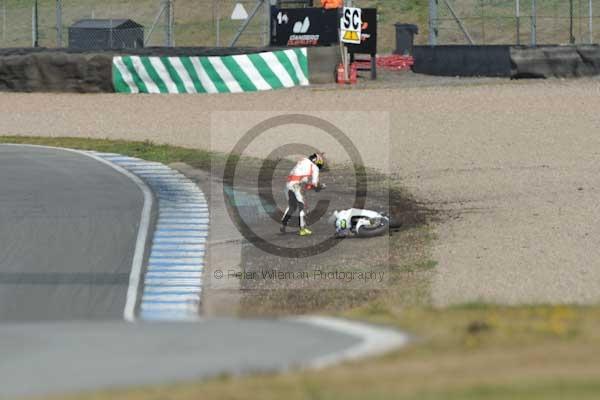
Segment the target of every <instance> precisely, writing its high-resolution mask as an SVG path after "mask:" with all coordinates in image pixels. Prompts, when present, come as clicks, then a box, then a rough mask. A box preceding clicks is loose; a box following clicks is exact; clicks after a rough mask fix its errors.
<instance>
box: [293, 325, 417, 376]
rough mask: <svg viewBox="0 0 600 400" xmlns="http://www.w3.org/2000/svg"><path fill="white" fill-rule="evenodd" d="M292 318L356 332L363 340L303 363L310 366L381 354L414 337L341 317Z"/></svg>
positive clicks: (346, 331)
mask: <svg viewBox="0 0 600 400" xmlns="http://www.w3.org/2000/svg"><path fill="white" fill-rule="evenodd" d="M288 320H290V321H296V322H300V323H305V324H310V325H313V326H317V327H319V328H325V329H329V330H332V331H335V332H339V333H341V334H345V335H350V336H354V337H356V338H358V339H359V340H360V341H359V343H358V344H356V345H354V346H351V347H349V348H347V349H345V350H342V351H339V352H336V353H332V354H325V355H322V356H319V357H317V358H314V359H313V360H311V361H309V362H307V363H306V364H304V365H303V366H304V367H307V368H324V367H328V366H331V365H334V364H338V363H340V362H343V361H350V360H356V359H359V358H363V357H371V356H376V355H381V354H383V353H386V352H388V351H391V350H394V349H397V348H400V347H403V346H405V345H406V344H407V343H408V342H409V340H410V339H409V336H408V335H407V334H405V333H403V332H399V331H396V330H393V329H390V328H384V327H378V326H374V325H368V324H365V323H362V322H355V321H349V320H344V319H338V318H329V317H320V316H306V317H294V318H289V319H288Z"/></svg>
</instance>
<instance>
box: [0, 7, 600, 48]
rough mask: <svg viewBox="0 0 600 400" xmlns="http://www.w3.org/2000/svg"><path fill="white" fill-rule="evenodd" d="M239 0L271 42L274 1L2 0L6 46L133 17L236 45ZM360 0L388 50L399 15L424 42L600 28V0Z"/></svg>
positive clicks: (257, 38) (508, 39)
mask: <svg viewBox="0 0 600 400" xmlns="http://www.w3.org/2000/svg"><path fill="white" fill-rule="evenodd" d="M314 2H315V5H319V3H320V1H319V0H314ZM36 3H37V12H36V7H35V6H34V5H35V4H36ZM238 3H239V4H241V5H242V6H243V7H244V9H245V10H246V12H247V14H249V15H252V14H254V17H253V18H251V19H250V20H249V23H248V26H247V27H246V29H245V30H244V32H243V34H241V35H240V37H239V40H238V41H237V42H236V45H237V46H252V47H254V46H261V45H265V44H267V43H268V39H269V37H268V36H269V32H268V29H269V28H268V26H269V25H268V16H269V11H268V7H269V6H268V4H269V3H270V0H241V1H237V0H129V1H123V0H103V1H99V0H60V1H57V0H37V1H35V0H0V47H30V46H33V45H38V46H42V47H59V46H63V47H66V46H67V45H68V43H69V33H68V32H69V29H68V28H69V27H70V26H72V25H73V24H74V23H75V22H76V21H79V20H82V19H131V20H133V21H135V22H137V23H138V24H140V25H142V26H143V27H144V41H143V42H144V45H145V46H165V45H175V46H210V47H213V46H229V45H230V44H231V43H232V41H233V40H234V38H236V37H237V36H238V32H239V30H240V27H241V26H242V25H244V22H245V21H243V20H232V19H231V14H232V12H233V10H234V8H235V6H236V4H238ZM353 3H354V4H355V5H356V6H359V7H377V8H378V14H379V15H378V20H379V22H378V26H379V28H378V36H379V50H380V52H387V51H390V50H392V49H393V48H394V47H395V46H394V43H395V34H394V23H396V22H405V23H416V24H418V25H419V27H420V34H419V35H418V36H417V37H416V41H417V43H421V44H424V43H428V42H431V40H432V34H431V33H432V32H433V33H436V35H434V37H433V40H434V41H435V43H437V44H467V43H475V44H532V43H533V42H535V43H536V44H565V43H595V42H597V40H598V39H599V35H600V20H599V18H600V0H354V1H353ZM534 5H535V7H534ZM432 10H433V12H432ZM596 14H598V16H596ZM35 21H37V23H36V22H35ZM594 26H598V28H597V29H594ZM36 27H37V29H36ZM98 40H100V39H98Z"/></svg>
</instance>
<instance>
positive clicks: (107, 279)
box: [0, 145, 143, 321]
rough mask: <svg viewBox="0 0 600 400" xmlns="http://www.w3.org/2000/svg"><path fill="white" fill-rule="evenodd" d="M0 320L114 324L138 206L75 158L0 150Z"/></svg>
mask: <svg viewBox="0 0 600 400" xmlns="http://www.w3.org/2000/svg"><path fill="white" fill-rule="evenodd" d="M0 187H1V188H2V189H1V190H0V321H41V320H53V321H56V320H81V319H85V320H92V319H118V318H121V317H122V315H123V309H124V306H125V297H126V291H127V285H128V283H129V272H130V270H131V264H132V258H133V253H134V248H135V240H136V235H137V231H138V224H139V221H140V214H141V210H142V206H143V196H142V193H141V191H140V190H139V188H138V187H137V186H136V185H135V184H134V183H133V182H132V181H131V180H130V179H129V178H127V177H126V176H125V175H123V174H121V173H119V172H118V171H116V170H114V169H112V168H110V167H109V166H107V165H103V164H102V163H100V162H98V161H96V160H94V159H92V158H90V157H87V156H85V155H82V154H78V153H74V152H69V151H65V150H58V149H49V148H41V147H26V146H6V145H0Z"/></svg>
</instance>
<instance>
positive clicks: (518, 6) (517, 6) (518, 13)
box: [515, 0, 521, 46]
mask: <svg viewBox="0 0 600 400" xmlns="http://www.w3.org/2000/svg"><path fill="white" fill-rule="evenodd" d="M515 18H516V23H517V46H519V45H521V3H520V1H519V0H515Z"/></svg>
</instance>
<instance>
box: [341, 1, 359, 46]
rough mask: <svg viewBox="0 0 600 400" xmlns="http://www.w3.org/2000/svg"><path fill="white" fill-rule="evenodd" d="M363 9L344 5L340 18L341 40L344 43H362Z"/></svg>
mask: <svg viewBox="0 0 600 400" xmlns="http://www.w3.org/2000/svg"><path fill="white" fill-rule="evenodd" d="M361 14H362V13H361V9H360V8H356V7H344V9H343V10H342V18H341V19H340V31H341V38H340V40H341V41H342V42H343V43H349V44H360V38H361V36H360V35H361V29H362V16H361Z"/></svg>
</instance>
